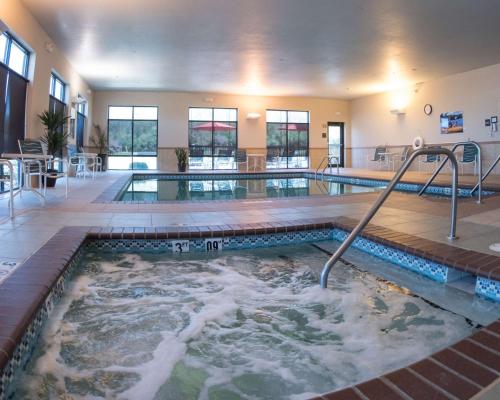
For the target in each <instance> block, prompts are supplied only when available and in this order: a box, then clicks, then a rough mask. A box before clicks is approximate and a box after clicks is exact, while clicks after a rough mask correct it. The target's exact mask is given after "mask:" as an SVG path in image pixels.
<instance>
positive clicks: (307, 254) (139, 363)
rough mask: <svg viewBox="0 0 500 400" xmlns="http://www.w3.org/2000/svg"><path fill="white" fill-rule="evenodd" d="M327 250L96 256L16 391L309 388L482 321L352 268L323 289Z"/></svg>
mask: <svg viewBox="0 0 500 400" xmlns="http://www.w3.org/2000/svg"><path fill="white" fill-rule="evenodd" d="M324 261H325V255H324V254H323V253H320V252H319V251H317V250H316V249H314V248H313V247H311V246H306V245H303V246H290V247H283V248H277V249H261V250H251V251H228V252H225V253H222V254H219V255H206V254H187V255H186V254H185V255H182V256H172V255H165V254H150V253H149V254H148V253H145V254H120V255H117V254H105V253H103V254H96V255H87V256H85V257H84V259H83V260H82V272H81V274H79V275H78V276H76V277H75V279H74V280H73V281H72V283H71V285H70V286H69V288H68V290H67V293H66V294H65V296H64V298H63V299H62V301H61V302H60V303H59V304H58V305H57V306H56V308H55V310H54V312H53V314H52V316H51V318H50V321H49V323H48V324H47V325H46V327H45V329H44V332H43V334H42V337H41V341H40V342H41V343H40V346H39V347H38V348H37V349H36V351H35V354H34V356H33V358H32V360H31V361H30V363H29V364H28V366H27V368H26V372H25V373H24V374H23V376H21V377H20V379H19V380H18V383H17V386H16V387H15V390H16V393H15V394H16V398H21V399H22V398H25V399H33V398H40V399H45V398H46V399H51V398H59V397H61V396H69V397H68V398H71V399H89V398H117V399H138V398H140V399H182V400H186V399H191V398H193V399H225V398H226V399H233V398H234V399H237V398H242V399H246V398H248V399H256V398H273V399H296V400H298V399H305V398H309V397H312V396H314V395H316V394H319V393H323V392H327V391H331V390H334V389H335V388H340V387H343V386H346V385H351V384H353V383H356V382H359V381H361V380H365V379H368V378H370V377H373V376H375V375H379V374H382V373H384V372H386V371H388V370H391V369H394V368H397V367H399V366H401V365H403V364H407V363H410V362H412V361H415V360H417V359H420V358H422V357H424V356H426V355H428V354H430V353H431V352H433V351H435V350H437V349H439V348H441V347H444V346H446V345H448V344H450V343H451V342H453V341H455V340H458V339H459V338H461V337H463V336H465V335H467V334H468V333H470V331H471V329H472V328H471V327H470V326H469V325H468V324H467V323H466V321H465V320H464V319H463V318H461V317H459V316H457V315H454V314H451V313H448V312H446V311H443V310H439V309H436V308H434V307H432V306H430V305H429V304H427V303H426V302H424V301H422V300H420V299H418V298H415V297H412V296H409V295H407V294H405V293H403V292H401V291H398V290H394V287H391V285H389V284H387V283H384V282H381V281H378V280H377V279H375V278H374V277H373V276H372V275H369V274H365V273H360V272H357V271H355V270H353V269H352V268H350V267H347V266H342V265H338V266H337V267H336V268H335V269H334V270H333V271H332V284H331V289H330V290H322V289H320V288H319V285H318V283H317V278H316V275H315V273H313V271H317V270H318V268H320V266H321V265H322V264H323V263H324ZM63 398H64V397H63Z"/></svg>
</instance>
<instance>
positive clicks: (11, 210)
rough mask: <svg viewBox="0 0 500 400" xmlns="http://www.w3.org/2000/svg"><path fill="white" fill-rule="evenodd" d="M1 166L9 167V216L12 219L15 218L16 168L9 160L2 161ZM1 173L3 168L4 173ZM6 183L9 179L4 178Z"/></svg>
mask: <svg viewBox="0 0 500 400" xmlns="http://www.w3.org/2000/svg"><path fill="white" fill-rule="evenodd" d="M0 165H2V166H3V165H5V166H7V168H8V170H9V178H8V182H9V215H10V218H14V166H13V165H12V162H10V161H9V160H4V159H0ZM0 172H1V173H3V167H2V171H0ZM0 175H1V174H0ZM6 181H7V178H2V182H6Z"/></svg>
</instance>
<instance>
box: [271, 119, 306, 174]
mask: <svg viewBox="0 0 500 400" xmlns="http://www.w3.org/2000/svg"><path fill="white" fill-rule="evenodd" d="M266 121H267V168H308V167H309V112H308V111H285V110H267V112H266Z"/></svg>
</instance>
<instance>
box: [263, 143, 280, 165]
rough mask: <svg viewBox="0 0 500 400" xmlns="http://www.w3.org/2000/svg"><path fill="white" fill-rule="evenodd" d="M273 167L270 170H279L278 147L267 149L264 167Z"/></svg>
mask: <svg viewBox="0 0 500 400" xmlns="http://www.w3.org/2000/svg"><path fill="white" fill-rule="evenodd" d="M269 164H271V165H274V167H272V168H279V165H280V149H279V148H278V147H270V148H268V149H267V154H266V166H267V168H269V167H270V165H269Z"/></svg>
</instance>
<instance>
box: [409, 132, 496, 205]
mask: <svg viewBox="0 0 500 400" xmlns="http://www.w3.org/2000/svg"><path fill="white" fill-rule="evenodd" d="M466 144H472V145H473V146H475V147H476V149H477V160H476V163H477V166H478V177H477V184H476V186H474V189H472V190H471V192H470V195H471V196H473V195H474V192H475V191H476V189H479V191H478V192H477V204H481V198H482V195H483V188H482V182H483V180H484V179H485V178H486V176H488V174H489V173H490V172H491V171H492V170H493V168H494V167H495V166H494V165H493V168H490V169H489V170H488V172H487V173H486V175H485V176H484V177H482V178H481V176H482V175H483V168H482V162H483V159H482V157H481V146H479V144H478V143H477V142H474V141H472V140H470V141H468V142H458V143H455V145H454V146H453V147H452V148H451V152H452V153H455V150H456V149H457V148H458V147H460V146H465V145H466ZM448 158H449V157H446V158H445V159H444V160H443V162H442V163H441V165H440V166H439V167H437V168H436V170H435V171H434V173H433V174H432V176H431V177H430V178H429V180H428V181H427V183H426V184H425V185H424V187H423V188H422V189H420V192H418V195H419V196H421V195H422V194H423V193H424V192H425V191H426V190H427V188H428V187H429V185H430V184H431V183H432V181H433V180H434V179H435V178H436V176H437V174H439V172H440V171H441V170H442V169H443V167H444V166H445V164H446V162H447V161H448ZM497 162H498V159H497V161H495V163H497Z"/></svg>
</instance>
